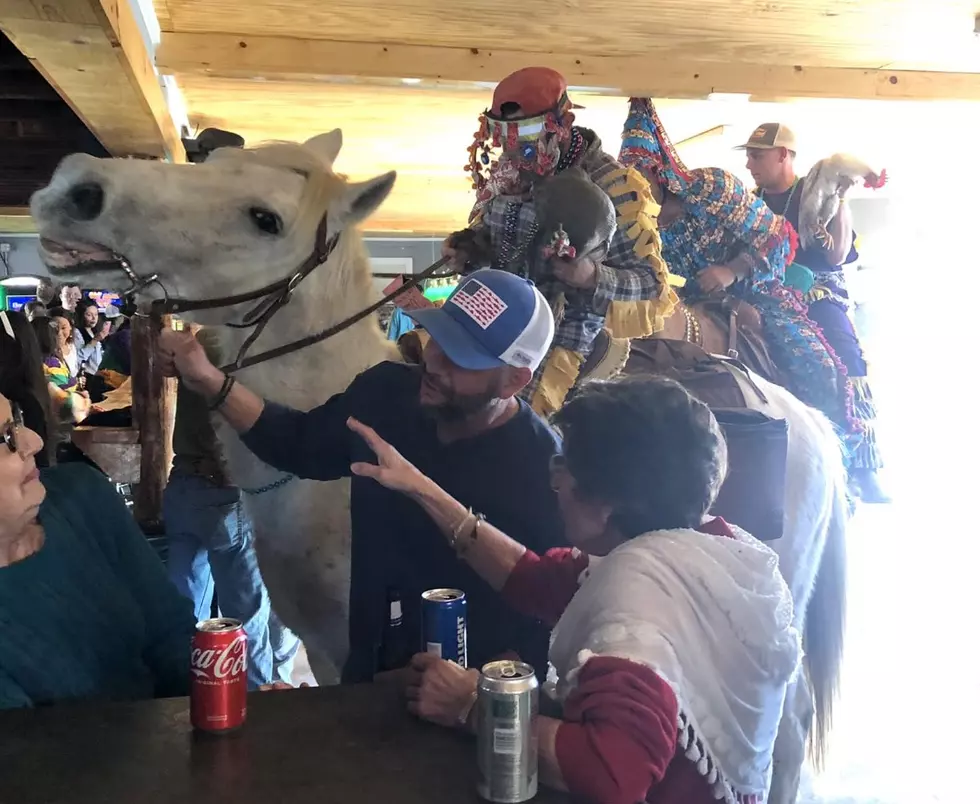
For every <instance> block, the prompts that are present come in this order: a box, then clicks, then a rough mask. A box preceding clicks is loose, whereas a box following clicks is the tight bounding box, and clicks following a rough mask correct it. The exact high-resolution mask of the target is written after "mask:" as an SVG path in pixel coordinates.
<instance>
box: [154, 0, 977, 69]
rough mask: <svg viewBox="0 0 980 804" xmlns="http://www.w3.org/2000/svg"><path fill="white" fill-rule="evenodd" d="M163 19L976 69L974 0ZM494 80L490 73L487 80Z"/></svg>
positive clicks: (500, 45)
mask: <svg viewBox="0 0 980 804" xmlns="http://www.w3.org/2000/svg"><path fill="white" fill-rule="evenodd" d="M155 2H156V6H157V11H158V16H159V17H160V21H161V27H162V28H163V30H164V31H170V32H177V33H235V34H243V35H251V36H283V37H289V38H292V39H297V40H306V39H320V40H330V41H335V42H349V43H389V44H397V45H416V46H424V47H428V48H462V49H473V48H475V49H478V50H491V51H492V50H510V51H521V52H524V53H528V54H537V55H538V56H540V55H541V54H570V55H575V56H582V55H589V56H611V55H648V54H651V53H655V54H656V55H658V56H661V57H663V58H664V59H665V60H670V61H677V62H688V61H691V62H712V61H713V62H721V63H725V64H730V63H733V62H737V63H754V64H783V65H804V66H814V67H864V68H878V67H882V66H888V67H890V68H892V69H928V70H941V71H947V72H961V71H962V72H977V71H980V54H978V53H977V49H976V47H975V45H974V41H973V18H974V15H975V14H976V13H977V12H978V11H980V8H978V7H977V4H976V2H975V0H778V2H770V1H769V0H766V1H765V2H763V0H632V2H623V0H538V2H536V3H526V4H521V3H518V2H513V3H487V2H485V0H456V2H453V3H449V4H447V3H445V2H443V0H399V2H397V3H392V2H381V0H374V2H372V1H371V0H331V2H329V3H310V2H309V1H308V0H271V2H261V3H259V2H242V0H155ZM490 80H493V79H490Z"/></svg>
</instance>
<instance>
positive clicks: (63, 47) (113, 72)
mask: <svg viewBox="0 0 980 804" xmlns="http://www.w3.org/2000/svg"><path fill="white" fill-rule="evenodd" d="M0 30H2V31H3V32H4V33H5V34H6V35H7V36H8V37H9V38H10V40H11V41H12V42H13V43H14V44H15V45H16V46H17V48H18V49H19V50H20V51H21V53H23V54H24V55H25V56H27V58H28V59H30V61H31V63H32V64H33V65H34V67H35V68H36V69H37V70H38V72H40V73H41V74H42V75H43V76H44V77H45V78H46V79H47V81H48V83H50V84H51V86H52V87H54V89H55V90H56V91H57V92H58V94H59V95H61V97H62V98H64V100H65V102H66V103H67V104H68V105H69V106H71V108H72V109H73V110H74V112H75V113H76V114H77V115H78V117H79V118H80V119H81V120H82V122H83V123H85V125H86V126H87V127H88V128H89V130H90V131H91V132H92V133H93V134H94V135H95V136H96V137H97V138H98V139H99V141H100V142H101V143H102V144H103V145H104V146H105V147H106V149H107V150H108V151H109V152H110V153H112V154H113V155H116V156H145V157H157V158H169V159H171V160H173V161H178V162H183V161H185V159H186V156H185V153H184V147H183V144H182V143H181V141H180V135H179V132H178V131H177V128H176V126H175V125H174V122H173V119H172V118H171V116H170V112H169V109H168V108H167V103H166V100H165V98H164V94H163V90H162V89H161V87H160V84H159V82H158V80H157V76H156V73H155V72H154V69H153V63H152V61H151V54H150V53H149V52H148V51H147V49H146V47H145V45H144V43H143V38H142V34H141V33H140V29H139V25H138V23H137V21H136V18H135V17H134V16H133V11H132V8H131V6H130V3H129V2H128V0H46V2H44V3H32V2H23V0H0Z"/></svg>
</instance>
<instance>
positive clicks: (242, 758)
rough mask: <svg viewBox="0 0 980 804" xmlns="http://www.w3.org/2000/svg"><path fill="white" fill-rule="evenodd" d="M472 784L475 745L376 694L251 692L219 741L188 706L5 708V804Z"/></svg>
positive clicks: (287, 799) (428, 790)
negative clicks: (239, 719) (195, 722)
mask: <svg viewBox="0 0 980 804" xmlns="http://www.w3.org/2000/svg"><path fill="white" fill-rule="evenodd" d="M475 780H476V746H475V742H474V740H473V738H471V737H467V736H466V735H462V734H458V733H456V732H453V731H451V730H449V729H442V728H439V727H437V726H432V725H429V724H426V723H421V722H420V721H418V720H417V719H415V718H413V717H412V716H411V715H409V714H408V713H407V712H406V711H405V709H404V705H403V704H402V703H401V701H399V700H398V698H397V696H396V694H395V693H394V691H393V690H391V689H390V688H389V687H385V686H380V685H372V684H364V685H355V686H345V687H324V688H320V689H315V688H314V689H299V690H286V691H279V692H265V693H257V694H253V695H251V696H249V700H248V721H247V722H246V724H245V726H244V728H242V729H241V730H240V731H238V732H236V733H235V734H233V735H229V736H224V737H211V736H202V735H199V734H196V733H195V732H194V731H193V730H192V729H191V726H190V722H189V719H188V702H187V699H186V698H174V699H169V700H158V701H142V702H138V703H112V704H105V703H101V704H94V703H87V704H64V705H61V706H57V707H51V708H43V709H38V710H10V711H0V804H41V803H42V802H43V804H55V803H56V802H57V804H61V802H72V804H75V802H77V803H78V804H95V803H96V802H98V804H130V802H132V803H133V804H198V803H200V804H217V803H218V802H226V801H227V802H235V804H253V803H254V804H260V803H261V804H279V802H282V804H307V803H309V804H314V802H315V804H335V803H336V804H342V803H343V802H365V803H368V802H369V803H370V804H444V803H445V804H450V803H452V804H455V803H456V802H460V804H468V803H469V802H477V801H479V800H480V799H479V798H478V797H477V795H476V781H475ZM535 800H536V801H538V802H541V804H557V803H558V802H563V801H565V800H566V799H565V797H564V796H561V795H558V794H555V793H552V792H550V791H545V790H543V789H542V791H541V792H540V793H539V794H538V796H537V798H536V799H535Z"/></svg>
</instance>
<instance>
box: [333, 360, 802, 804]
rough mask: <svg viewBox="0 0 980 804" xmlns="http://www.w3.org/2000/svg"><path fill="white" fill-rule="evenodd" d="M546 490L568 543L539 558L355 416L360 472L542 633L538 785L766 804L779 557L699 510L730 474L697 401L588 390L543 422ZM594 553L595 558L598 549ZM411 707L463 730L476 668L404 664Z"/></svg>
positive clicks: (625, 796) (786, 601) (782, 599)
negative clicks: (548, 458)
mask: <svg viewBox="0 0 980 804" xmlns="http://www.w3.org/2000/svg"><path fill="white" fill-rule="evenodd" d="M554 423H555V424H556V426H557V427H558V428H559V429H560V430H561V433H562V436H563V439H564V454H563V455H562V456H561V457H560V458H559V459H558V460H556V461H555V463H554V465H553V467H552V484H553V488H554V490H555V492H556V494H557V495H558V501H559V505H560V508H561V512H562V517H563V519H564V522H565V527H566V535H567V537H568V540H569V542H571V543H572V544H573V545H575V547H574V548H559V549H555V550H551V551H549V552H548V553H547V554H545V555H543V556H539V555H536V554H534V553H533V552H531V551H529V550H527V549H526V548H525V547H524V546H523V545H521V544H519V543H517V542H515V541H514V540H512V539H510V538H509V537H508V536H506V535H505V534H504V533H502V532H501V531H499V530H498V529H497V528H495V527H494V525H493V523H492V522H486V521H483V519H482V518H481V517H480V516H479V515H478V514H477V513H476V512H473V511H471V510H469V509H467V507H466V506H465V505H464V504H463V503H461V502H459V501H457V500H454V499H453V498H452V497H450V496H449V494H447V493H446V492H445V491H443V490H442V489H441V488H439V487H438V486H436V485H435V484H434V483H433V482H432V481H431V480H429V479H428V478H427V477H425V476H424V475H423V474H422V473H421V472H420V471H419V470H418V469H416V468H415V467H414V466H412V465H411V464H409V463H408V462H407V461H405V459H404V458H402V457H401V455H399V454H398V453H397V451H395V449H394V448H393V447H391V446H390V445H389V444H387V443H385V442H384V441H382V440H381V439H380V438H379V437H378V436H377V434H376V433H375V432H374V431H373V430H371V429H370V428H368V427H366V426H364V425H362V424H360V423H359V422H356V421H353V420H352V421H351V423H350V426H351V428H352V429H353V430H355V431H356V432H358V433H360V434H361V435H362V436H363V437H364V439H365V440H366V441H367V443H368V444H369V445H370V446H371V447H372V449H373V450H374V452H375V453H376V455H377V457H378V463H377V465H374V464H367V463H357V464H354V465H353V466H352V467H351V470H352V472H353V473H354V474H357V475H362V476H366V477H373V478H375V479H376V480H377V481H378V482H379V483H381V484H383V485H384V486H386V487H388V488H391V489H395V490H398V491H401V492H403V493H405V494H406V495H407V496H409V497H411V498H412V499H414V500H415V501H416V502H418V504H419V505H420V506H421V507H422V508H423V509H424V510H425V511H426V512H427V513H428V514H429V516H431V517H432V518H433V520H434V521H435V522H436V523H437V524H438V525H439V526H440V528H441V530H442V531H443V533H444V534H445V535H446V537H447V539H448V541H449V544H450V546H452V547H453V548H455V550H456V553H457V555H458V556H459V558H460V559H462V560H463V561H465V562H466V563H467V564H469V565H470V566H471V567H472V568H473V569H474V570H475V571H476V572H477V573H478V574H479V575H480V576H481V577H482V578H483V579H484V580H485V581H487V582H488V583H489V584H491V586H493V587H494V588H495V589H497V590H498V591H500V592H501V594H502V595H503V596H504V597H505V598H506V599H507V600H508V601H510V602H511V603H512V604H513V605H514V606H515V607H516V608H517V609H519V610H520V611H521V612H523V613H524V614H527V615H531V616H534V617H537V618H539V619H541V620H543V621H545V622H548V623H550V624H552V625H553V626H554V631H553V634H552V644H551V650H550V653H549V659H550V663H551V665H552V669H553V671H554V682H553V684H550V685H546V690H547V689H549V688H550V689H551V691H552V692H553V695H554V697H556V698H557V701H558V702H559V703H560V704H561V716H560V717H557V718H552V717H541V718H539V720H538V724H537V737H538V742H539V750H540V755H539V756H540V772H541V779H542V781H543V782H544V783H545V784H548V785H550V786H553V787H557V788H559V789H566V790H569V791H571V792H572V793H575V794H577V795H579V796H581V797H584V798H585V799H587V800H590V801H595V802H602V804H634V803H635V802H637V801H649V802H660V803H661V804H709V802H715V801H716V800H718V799H721V800H723V801H726V802H733V803H736V804H749V802H752V803H753V804H755V803H756V802H763V801H765V799H766V795H767V791H768V787H769V782H770V779H771V772H772V749H773V743H774V740H775V735H776V729H777V725H778V723H779V720H780V716H781V714H782V707H783V699H784V697H785V694H786V688H787V685H788V683H789V681H790V680H791V679H792V678H793V677H794V676H795V674H796V672H797V669H798V667H799V663H800V658H801V653H802V651H801V647H800V636H799V633H798V632H797V631H796V629H795V628H794V627H793V625H792V619H793V605H792V599H791V597H790V593H789V590H788V588H787V587H786V584H785V582H784V581H783V579H782V577H781V576H780V574H779V569H778V562H777V557H776V554H775V553H773V552H772V550H770V549H769V548H768V547H766V546H765V545H763V544H762V543H761V542H759V541H757V540H756V539H754V538H753V537H752V536H750V535H749V534H747V533H745V532H744V531H742V530H740V529H739V528H737V527H733V526H729V525H728V524H727V523H725V522H724V521H722V520H720V519H717V518H716V519H712V518H710V517H708V516H707V513H708V510H709V509H710V507H711V505H712V503H713V502H714V499H715V496H716V495H717V493H718V490H719V488H720V487H721V483H722V480H723V479H724V476H725V470H726V448H725V441H724V438H723V436H722V433H721V431H720V429H719V426H718V423H717V421H715V418H714V416H713V415H712V413H711V411H710V410H709V409H708V407H707V406H706V405H705V404H703V403H702V402H700V401H698V400H696V399H695V398H694V397H692V396H691V395H690V394H689V393H688V392H687V391H686V390H685V389H684V388H683V387H681V386H680V385H678V384H677V383H675V382H673V381H671V380H667V379H664V378H659V377H631V378H626V379H621V380H616V381H612V382H607V383H591V384H588V385H586V386H585V387H584V388H583V389H582V390H580V391H579V392H578V393H577V394H576V395H575V396H574V398H572V399H571V401H569V402H567V403H566V404H565V406H564V407H563V408H562V409H560V410H559V411H558V412H557V413H556V414H555V416H554ZM600 556H601V558H600ZM408 676H409V679H410V680H409V683H408V687H407V696H408V699H409V708H410V709H411V710H412V711H414V712H416V713H417V714H419V715H420V716H421V717H423V718H425V719H428V720H432V721H434V722H436V723H440V724H443V725H447V726H453V725H461V724H464V723H465V724H467V725H468V726H470V727H471V728H475V725H476V724H475V723H474V714H473V712H474V711H475V710H474V708H473V703H474V701H475V699H476V685H477V682H478V679H479V673H478V672H477V671H476V670H465V669H463V668H460V667H459V666H457V665H455V664H453V663H451V662H446V661H444V660H442V659H440V658H438V657H435V656H432V655H428V654H418V655H416V656H415V657H413V659H412V663H411V670H410V671H408Z"/></svg>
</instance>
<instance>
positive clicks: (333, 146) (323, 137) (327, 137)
mask: <svg viewBox="0 0 980 804" xmlns="http://www.w3.org/2000/svg"><path fill="white" fill-rule="evenodd" d="M303 144H304V145H305V146H306V147H307V148H309V149H310V150H311V151H314V152H315V153H316V154H317V156H319V157H320V158H321V159H323V160H324V161H325V162H326V163H327V164H328V165H330V167H333V163H334V162H335V161H336V160H337V156H338V154H339V153H340V148H341V146H342V145H343V144H344V133H343V132H342V131H341V130H340V129H339V128H335V129H334V130H333V131H328V132H327V133H326V134H317V135H316V136H315V137H310V139H308V140H307V141H306V142H305V143H303Z"/></svg>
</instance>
